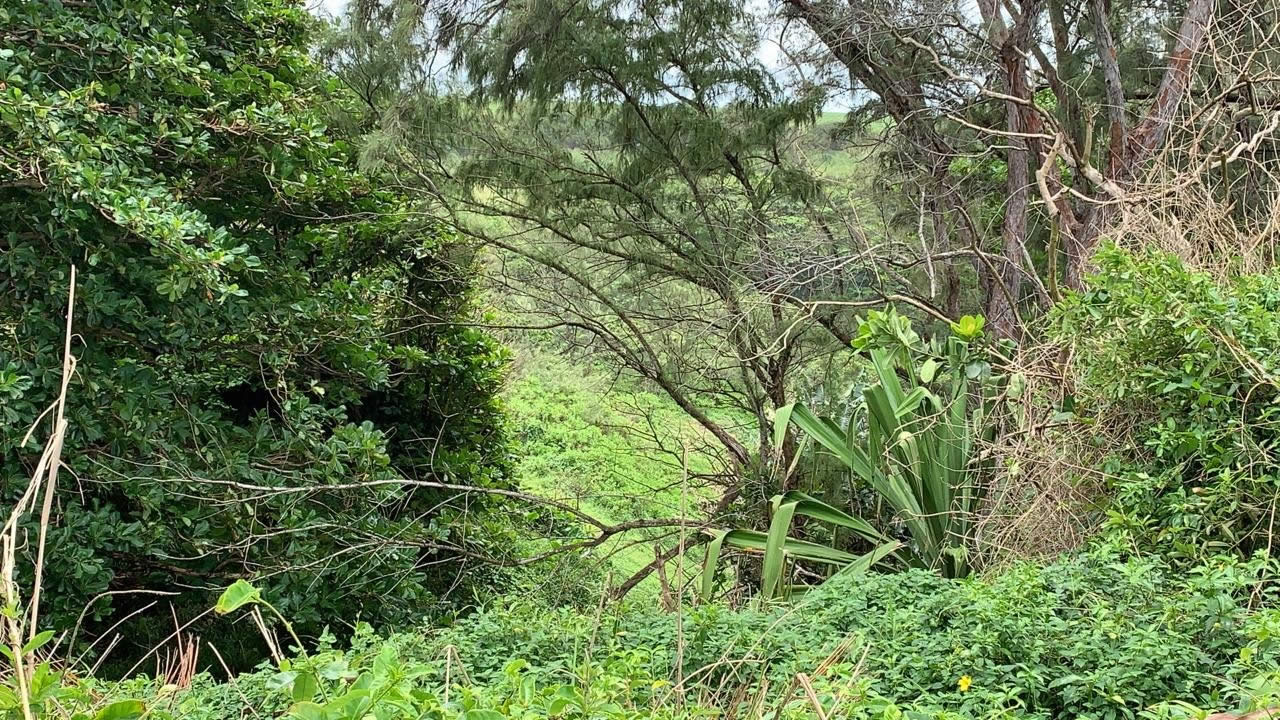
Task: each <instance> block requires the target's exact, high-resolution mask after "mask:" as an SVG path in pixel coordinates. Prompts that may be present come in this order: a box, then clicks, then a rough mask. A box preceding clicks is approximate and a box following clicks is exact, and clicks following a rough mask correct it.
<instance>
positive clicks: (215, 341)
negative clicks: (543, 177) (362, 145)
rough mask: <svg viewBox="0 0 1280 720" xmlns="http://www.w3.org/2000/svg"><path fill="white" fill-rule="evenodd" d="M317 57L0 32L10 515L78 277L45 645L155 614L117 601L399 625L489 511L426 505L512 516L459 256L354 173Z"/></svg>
mask: <svg viewBox="0 0 1280 720" xmlns="http://www.w3.org/2000/svg"><path fill="white" fill-rule="evenodd" d="M316 28H317V23H316V21H315V19H314V18H312V17H311V16H310V15H308V14H307V13H306V12H305V11H304V10H302V9H301V8H299V7H297V5H296V4H295V3H292V2H283V1H275V0H266V1H264V0H219V1H216V2H208V3H198V4H178V5H176V6H175V5H172V4H169V3H158V2H150V1H149V0H104V1H103V2H95V3H89V4H82V3H77V4H72V3H58V2H32V3H19V4H16V5H15V4H12V3H10V4H6V5H4V6H3V7H0V37H2V38H3V42H0V47H3V49H0V216H3V217H4V218H5V223H4V228H3V230H2V231H0V268H2V269H0V326H2V327H3V328H4V333H3V339H2V340H0V417H3V420H4V425H5V427H6V428H8V429H9V430H8V431H6V432H5V433H4V435H3V437H2V438H0V451H2V454H0V463H2V465H0V467H3V471H2V472H3V474H4V477H5V478H6V485H5V493H6V496H7V497H9V498H11V499H12V498H14V497H16V496H15V495H14V494H15V493H17V492H19V491H20V489H21V487H22V486H23V485H24V484H25V480H24V478H25V477H29V476H30V474H31V471H32V469H33V465H34V462H35V459H36V456H37V455H38V450H36V449H35V448H38V443H39V441H40V438H41V437H42V433H43V432H44V430H43V429H42V428H43V427H44V426H45V425H44V423H47V418H42V416H41V413H42V411H43V410H44V409H45V408H46V407H47V406H49V405H50V403H51V402H52V401H53V399H54V398H55V397H56V396H57V392H58V385H59V380H58V379H59V376H60V372H61V365H62V358H61V355H62V345H63V340H62V335H63V324H62V322H63V321H62V317H63V316H64V314H65V311H66V307H65V306H66V297H67V284H68V280H69V276H68V268H69V267H70V266H73V265H74V266H76V268H77V269H78V270H79V276H78V281H77V285H78V287H77V301H76V307H75V324H74V333H75V336H74V338H73V348H74V354H75V356H76V358H77V363H76V365H75V375H74V378H73V379H72V381H71V384H70V389H69V406H68V410H67V414H68V421H69V434H68V436H67V440H66V444H65V447H64V448H63V454H64V458H65V463H66V466H67V468H66V471H65V472H64V474H63V476H62V477H63V480H62V487H61V489H60V492H59V495H58V497H59V506H58V515H57V517H58V521H57V523H56V526H55V527H54V528H53V529H52V530H51V533H50V540H49V545H50V548H49V554H48V557H49V560H48V564H49V568H48V570H47V571H46V585H47V586H48V587H47V588H46V590H45V596H46V597H47V598H49V600H48V603H49V604H50V610H48V611H47V612H51V613H52V615H53V617H55V618H57V619H58V622H59V623H60V624H68V625H69V624H70V623H72V622H74V621H75V619H76V616H77V614H78V613H80V612H81V609H82V608H84V610H85V613H86V614H87V617H88V619H89V622H90V624H91V625H92V626H94V627H99V626H100V624H99V623H98V621H101V623H103V624H105V623H106V622H107V621H108V620H109V619H111V618H116V617H120V616H122V615H123V614H124V613H126V612H127V611H131V610H135V609H140V608H144V607H147V606H149V605H152V604H154V602H153V601H154V600H155V597H154V596H149V595H140V594H130V593H131V592H132V591H140V590H142V591H145V590H159V591H165V592H172V591H177V592H178V593H180V594H181V596H180V597H179V598H178V602H179V603H180V604H182V605H183V606H184V607H189V606H192V605H194V606H196V607H200V606H205V605H207V603H208V600H209V597H210V596H209V595H208V594H207V591H208V590H209V589H212V588H218V587H221V586H223V585H225V584H226V583H227V581H228V579H229V578H236V577H244V576H255V577H259V578H262V579H263V580H262V581H263V582H264V583H265V586H267V587H270V588H272V592H273V594H274V596H275V597H277V598H278V599H279V600H280V602H281V604H282V605H281V606H282V607H286V608H288V612H289V613H290V614H291V616H292V617H293V618H294V620H295V622H299V623H303V624H314V625H315V626H317V627H319V626H321V625H324V624H327V623H329V622H331V618H334V617H338V616H345V617H352V618H354V617H356V616H362V617H366V618H369V619H375V618H394V617H406V616H417V615H420V614H421V613H423V612H429V608H430V607H431V606H432V603H433V602H434V601H435V599H437V598H438V597H440V596H442V595H443V594H445V593H448V592H450V591H451V590H453V589H455V588H456V586H457V584H458V582H459V576H458V564H459V563H460V562H465V561H466V558H467V557H468V555H469V553H480V554H483V553H487V552H489V551H490V550H493V551H494V552H498V551H499V550H501V548H496V547H490V546H489V545H487V544H486V543H487V542H489V541H491V540H493V539H494V538H495V537H501V536H503V533H505V532H506V531H507V529H508V528H509V526H506V525H501V524H499V523H493V522H491V521H490V520H489V519H488V518H489V517H490V516H489V515H488V514H487V508H488V507H490V506H491V505H492V504H493V502H492V501H491V500H489V499H486V497H485V496H476V495H468V496H461V495H459V494H457V493H456V492H454V491H453V490H450V489H449V488H450V487H452V486H479V487H488V488H505V487H509V485H508V480H507V479H506V474H507V470H506V468H507V453H508V448H507V444H506V441H505V440H504V431H503V422H502V420H501V416H500V408H499V405H498V403H497V401H496V399H495V396H494V394H495V392H496V391H497V389H498V387H499V382H500V378H501V373H502V369H503V367H504V365H505V353H504V351H503V350H502V349H501V348H500V347H499V346H498V345H496V344H495V343H494V341H493V340H492V339H491V338H489V337H488V336H486V335H485V334H484V333H483V332H481V331H478V330H475V329H471V328H469V327H467V326H466V325H465V322H463V321H465V320H466V319H467V318H468V317H469V316H470V313H471V312H472V310H473V307H474V306H473V302H472V292H471V289H470V288H471V285H470V282H471V276H472V269H473V263H474V255H473V253H471V252H470V251H468V250H466V249H464V248H462V247H461V246H460V245H458V244H457V243H456V242H455V241H454V238H453V236H452V234H451V233H450V231H449V230H448V229H447V228H444V227H442V226H441V225H440V224H439V223H438V222H436V221H435V220H434V219H432V218H430V217H427V216H423V215H422V214H421V213H419V212H418V211H417V209H416V207H415V206H414V205H413V204H411V203H410V202H408V201H407V200H406V199H405V198H403V197H402V196H400V195H397V194H395V193H394V192H390V191H388V190H387V189H385V188H384V187H383V186H382V184H381V183H380V182H379V181H378V179H377V178H376V177H369V176H366V175H362V174H361V173H359V172H357V171H356V170H355V169H354V161H353V159H352V158H353V153H354V149H353V148H352V147H351V145H350V142H349V138H346V137H344V136H343V135H342V134H341V133H340V132H338V131H335V130H331V129H330V128H328V127H327V126H326V122H327V119H328V117H329V116H330V113H331V112H332V111H333V110H335V109H337V108H341V107H343V106H346V105H349V104H350V103H351V102H352V98H351V96H350V95H349V94H348V93H346V92H345V91H343V90H342V89H341V88H340V87H339V86H338V85H337V84H336V83H335V81H334V80H333V79H332V78H331V77H327V76H326V75H325V74H324V73H323V72H321V71H320V70H319V69H318V68H317V66H316V65H315V64H314V62H313V61H312V59H311V58H310V57H309V54H308V53H309V49H310V44H311V41H312V39H313V38H314V37H316V36H315V34H314V33H315V30H316ZM33 424H34V425H35V426H36V427H37V429H38V430H39V432H38V433H37V434H36V435H35V438H34V439H33V440H30V441H27V442H26V444H25V445H24V432H25V430H26V428H27V427H28V426H32V425H33ZM483 576H484V573H483V572H480V573H478V574H475V575H469V576H467V579H466V580H467V581H468V582H469V581H474V580H475V579H478V578H481V577H483ZM320 588H323V589H324V592H319V591H318V590H319V589H320ZM116 591H122V594H115V593H116ZM157 617H161V618H166V619H165V620H163V621H161V623H159V624H157V625H156V626H155V627H154V630H153V632H158V633H161V634H163V633H167V632H169V630H171V629H172V628H171V627H170V628H168V629H166V628H165V627H164V625H167V624H169V621H168V620H167V617H168V615H167V613H163V614H158V615H157ZM132 638H133V642H135V643H136V644H137V646H138V647H139V648H145V647H148V646H149V643H150V642H151V641H152V640H154V639H155V638H152V637H149V636H148V635H147V633H145V632H137V633H135V634H133V636H132Z"/></svg>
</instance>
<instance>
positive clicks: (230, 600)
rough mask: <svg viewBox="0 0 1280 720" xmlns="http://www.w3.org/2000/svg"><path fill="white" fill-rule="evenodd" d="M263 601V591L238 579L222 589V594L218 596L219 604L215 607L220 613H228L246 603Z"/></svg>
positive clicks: (252, 603)
mask: <svg viewBox="0 0 1280 720" xmlns="http://www.w3.org/2000/svg"><path fill="white" fill-rule="evenodd" d="M261 601H262V593H261V591H259V590H258V588H256V587H254V586H252V585H250V584H249V583H247V582H245V581H244V580H237V581H235V582H234V583H232V584H231V587H229V588H227V589H226V590H224V591H222V596H221V597H219V598H218V604H217V605H215V606H214V608H213V609H214V611H215V612H217V613H218V614H219V615H226V614H227V613H232V612H235V611H236V610H239V609H240V608H242V607H244V606H245V605H255V604H257V603H259V602H261Z"/></svg>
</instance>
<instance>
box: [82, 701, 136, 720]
mask: <svg viewBox="0 0 1280 720" xmlns="http://www.w3.org/2000/svg"><path fill="white" fill-rule="evenodd" d="M146 712H147V707H146V706H145V705H143V704H142V701H141V700H117V701H115V702H113V703H111V704H109V705H107V706H105V707H103V708H102V709H100V710H98V714H97V715H94V716H93V720H136V718H140V717H142V716H143V715H144V714H145V713H146Z"/></svg>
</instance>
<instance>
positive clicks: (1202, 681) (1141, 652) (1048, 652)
mask: <svg viewBox="0 0 1280 720" xmlns="http://www.w3.org/2000/svg"><path fill="white" fill-rule="evenodd" d="M1269 567H1270V566H1269V564H1268V563H1267V562H1265V561H1263V560H1260V559H1259V560H1254V561H1251V562H1248V563H1242V562H1239V561H1236V560H1233V559H1231V558H1227V557H1221V558H1217V559H1215V560H1214V561H1213V562H1212V563H1211V564H1208V565H1204V566H1201V567H1199V568H1196V569H1194V570H1191V571H1175V570H1173V569H1171V568H1169V567H1167V566H1165V565H1164V564H1162V563H1161V562H1160V561H1158V560H1155V559H1144V558H1129V559H1124V558H1123V557H1121V556H1120V555H1118V554H1116V553H1115V552H1114V551H1112V550H1108V549H1106V548H1100V549H1098V550H1095V551H1093V552H1092V553H1091V554H1088V555H1082V556H1078V557H1072V558H1066V559H1063V560H1061V561H1059V562H1056V563H1054V564H1051V565H1048V566H1044V567H1040V566H1036V565H1031V564H1024V565H1019V566H1017V567H1015V568H1013V569H1011V570H1010V571H1008V572H1006V573H1004V574H1002V575H1000V576H998V577H996V578H994V579H992V580H981V579H976V578H970V579H963V580H955V579H945V578H941V577H938V576H937V575H935V574H933V573H929V572H926V571H923V570H912V571H908V572H904V573H897V574H869V575H861V576H838V577H836V578H834V579H833V580H830V581H828V582H827V583H825V584H824V585H823V586H821V588H819V589H817V590H814V591H812V592H810V593H808V594H806V595H805V597H804V599H803V601H801V602H800V603H798V604H796V605H795V606H793V607H789V608H778V609H774V610H769V611H756V610H742V611H733V610H729V609H727V608H725V607H724V606H722V605H708V606H704V607H701V608H696V609H693V610H691V611H689V612H688V613H687V614H686V615H685V616H684V617H683V622H682V623H681V625H680V627H679V629H677V625H676V623H675V622H674V620H673V618H672V617H671V616H669V615H657V614H652V613H648V612H645V611H640V612H638V613H635V614H622V615H618V616H614V617H612V618H610V617H606V618H604V620H603V622H602V624H600V626H599V627H596V624H595V623H592V622H589V621H588V620H589V619H587V618H579V619H578V620H577V621H576V622H575V621H574V619H573V617H572V616H569V615H564V614H546V613H542V612H540V611H536V610H533V609H530V608H521V609H518V610H515V611H506V610H489V611H485V612H481V613H478V614H477V615H476V616H474V617H472V618H468V619H467V620H464V621H462V622H460V623H459V624H458V625H457V626H455V627H453V628H450V629H447V630H444V631H442V632H440V633H438V634H437V635H435V636H434V637H433V638H432V645H433V646H434V647H436V648H440V647H444V646H445V645H449V646H453V647H455V648H457V649H458V653H459V655H460V657H461V658H462V660H463V661H464V662H465V664H466V667H467V670H468V673H469V674H470V676H471V677H472V678H473V679H475V680H477V681H479V682H486V681H488V680H489V679H491V678H494V677H496V676H497V675H498V674H499V673H500V671H501V662H504V661H505V659H506V658H510V657H519V658H525V659H527V660H528V661H529V662H530V663H531V664H533V665H534V666H547V665H555V664H556V663H568V664H572V663H573V662H574V661H575V660H577V659H581V658H582V657H583V656H584V655H585V653H586V650H587V648H591V647H594V648H595V649H594V653H595V655H596V656H600V655H601V654H605V653H608V652H613V651H617V650H621V649H648V648H664V649H665V652H662V653H657V654H654V655H653V658H652V663H653V665H654V666H653V667H652V668H651V669H650V670H649V672H652V673H654V674H655V675H658V676H662V674H663V673H664V672H670V671H671V668H672V664H673V663H674V661H675V658H676V651H675V648H676V647H681V648H682V649H681V651H680V655H681V657H682V658H683V662H684V667H683V670H682V675H683V676H684V677H693V678H697V685H698V687H700V688H711V689H717V690H719V692H720V695H721V696H731V695H733V690H734V689H735V688H739V687H746V688H748V691H747V694H750V693H751V692H754V691H755V689H757V688H759V687H761V686H762V685H761V682H762V678H769V680H770V683H771V685H772V686H773V687H783V686H785V685H786V684H787V683H789V682H791V679H792V678H793V677H794V674H795V673H797V672H805V673H812V672H813V671H814V668H817V667H819V666H820V665H821V664H822V663H823V662H824V660H826V659H827V658H828V657H829V656H831V655H832V653H833V652H834V651H836V650H837V648H838V647H839V646H840V645H841V643H843V642H846V641H847V640H848V641H851V642H852V644H851V645H850V646H849V647H848V648H847V650H846V651H845V653H844V660H845V661H846V662H848V663H851V664H856V665H857V666H858V672H859V673H861V674H862V676H863V677H865V678H867V679H868V681H869V685H868V687H867V690H868V692H871V693H873V694H874V696H875V697H876V698H879V700H878V701H877V702H881V701H882V702H886V703H890V704H894V705H898V706H904V707H905V706H918V707H931V708H935V709H942V710H946V711H948V712H957V713H960V714H961V715H962V716H968V717H977V716H985V715H988V714H989V713H992V712H1003V711H1009V712H1011V713H1015V714H1019V715H1027V716H1038V717H1054V718H1077V717H1089V718H1124V717H1134V716H1135V715H1136V714H1137V713H1138V712H1139V711H1141V710H1142V709H1144V708H1147V707H1149V706H1153V705H1157V704H1160V703H1165V702H1170V701H1185V702H1190V703H1193V704H1196V705H1199V706H1201V707H1220V706H1222V705H1223V704H1224V703H1225V702H1226V700H1225V699H1226V698H1228V697H1233V695H1232V693H1233V688H1234V687H1235V683H1237V682H1239V681H1241V680H1243V679H1245V678H1249V677H1254V676H1256V675H1259V674H1261V673H1265V672H1269V671H1274V670H1275V669H1276V668H1277V665H1276V660H1277V658H1278V657H1280V653H1277V652H1276V648H1275V647H1273V644H1274V641H1272V640H1271V637H1272V635H1271V629H1273V628H1277V629H1280V626H1275V625H1274V623H1275V622H1276V621H1275V619H1274V617H1272V616H1271V615H1270V614H1267V613H1263V614H1259V615H1256V616H1255V615H1252V614H1251V613H1250V611H1249V609H1248V607H1247V603H1248V601H1249V594H1250V592H1251V591H1253V590H1254V589H1255V587H1256V583H1257V582H1258V578H1259V576H1260V574H1261V573H1263V572H1264V571H1265V570H1266V569H1268V568H1269ZM593 638H594V640H593ZM1245 648H1253V649H1252V650H1243V654H1242V649H1245ZM864 653H865V655H864ZM1246 655H1247V656H1248V662H1247V663H1244V662H1242V658H1243V657H1245V656H1246ZM845 670H846V671H852V670H853V667H852V665H850V666H847V667H846V668H845ZM962 678H967V680H966V681H965V682H964V683H962V682H961V679H962Z"/></svg>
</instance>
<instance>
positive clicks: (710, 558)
mask: <svg viewBox="0 0 1280 720" xmlns="http://www.w3.org/2000/svg"><path fill="white" fill-rule="evenodd" d="M725 534H726V533H725V531H724V530H719V531H717V532H716V533H715V535H714V536H713V537H712V538H711V542H710V543H708V544H707V556H706V558H704V559H703V561H702V599H703V601H704V602H709V601H710V600H711V594H712V593H713V592H715V582H716V566H717V565H719V564H720V548H721V547H723V546H724V536H725Z"/></svg>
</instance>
